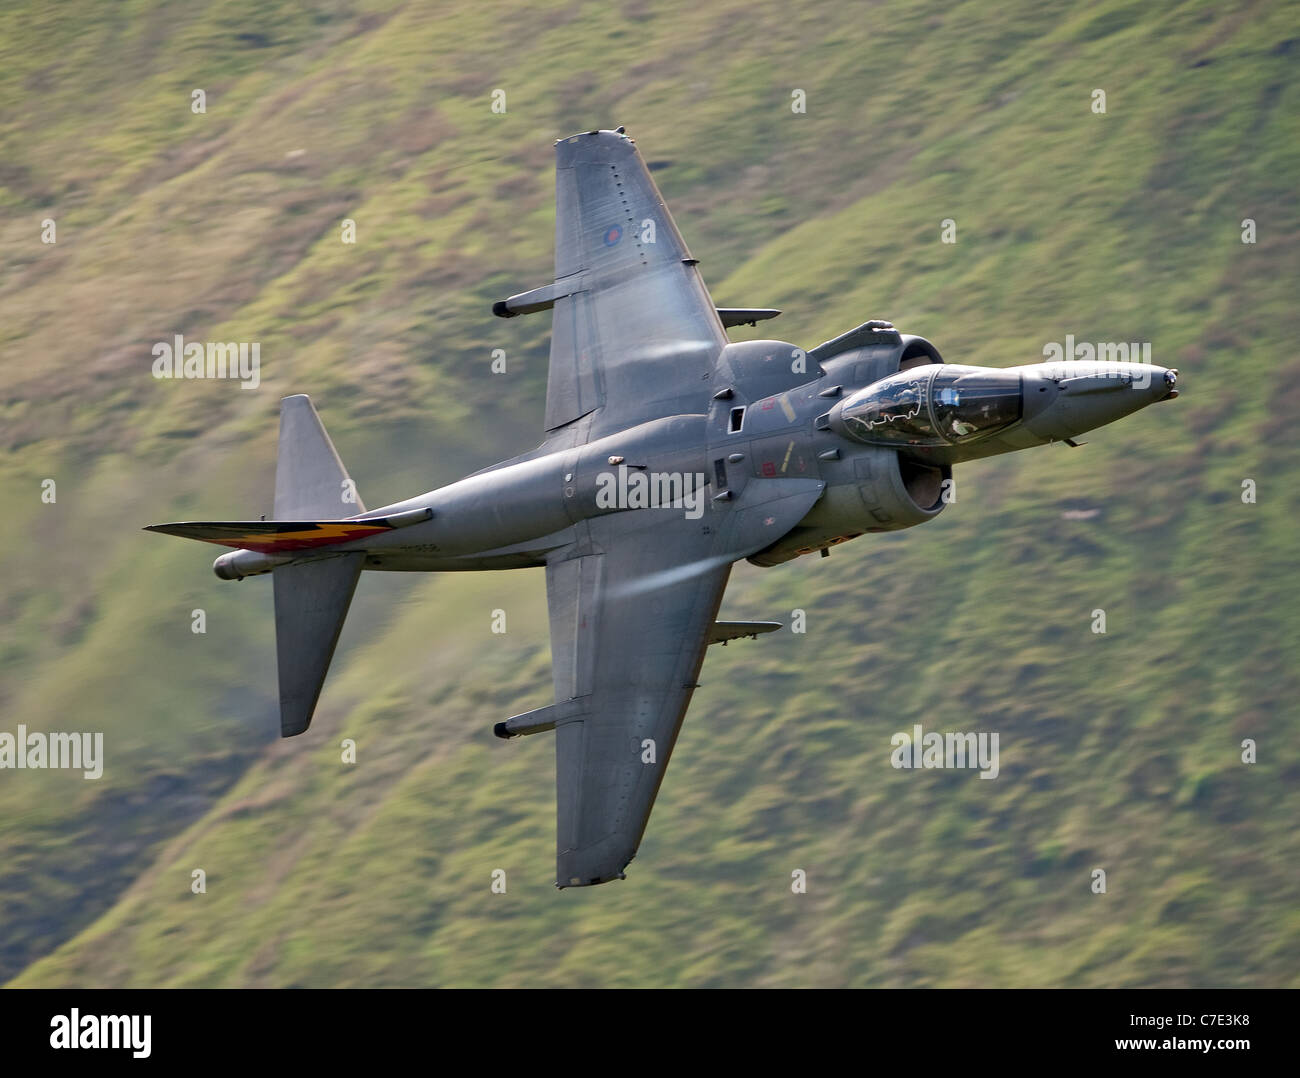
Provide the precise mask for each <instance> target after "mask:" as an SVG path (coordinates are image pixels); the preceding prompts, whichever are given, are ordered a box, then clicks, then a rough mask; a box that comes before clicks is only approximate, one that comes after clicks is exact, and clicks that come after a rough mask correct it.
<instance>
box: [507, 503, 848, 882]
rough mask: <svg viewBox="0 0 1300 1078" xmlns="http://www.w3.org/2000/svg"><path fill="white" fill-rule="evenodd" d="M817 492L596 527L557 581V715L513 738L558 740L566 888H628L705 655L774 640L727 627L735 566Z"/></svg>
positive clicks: (560, 560) (659, 512) (552, 571)
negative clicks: (728, 644) (619, 883)
mask: <svg viewBox="0 0 1300 1078" xmlns="http://www.w3.org/2000/svg"><path fill="white" fill-rule="evenodd" d="M823 488H824V484H823V483H821V482H820V481H819V480H811V479H753V480H750V482H749V483H748V485H747V486H746V488H745V491H744V493H743V494H742V495H741V497H740V498H739V499H737V500H736V501H734V502H733V501H723V502H715V503H714V504H713V507H712V508H711V510H710V511H708V512H706V513H705V514H704V516H703V517H702V518H701V519H699V520H688V519H685V518H684V517H683V516H682V513H681V511H680V510H679V509H639V510H633V511H630V512H625V513H614V514H610V515H608V516H601V517H597V518H595V519H593V520H589V521H587V522H585V524H584V525H583V526H582V531H581V535H580V539H579V541H578V542H577V543H575V544H573V545H572V546H570V547H567V548H565V549H563V550H561V551H557V552H556V555H555V558H554V560H553V561H551V562H550V563H549V564H548V566H547V569H546V597H547V606H548V609H549V613H550V622H551V664H552V671H553V674H554V681H555V701H556V702H555V704H554V705H551V706H549V707H547V708H543V709H541V710H540V711H538V712H532V713H529V714H527V715H524V716H520V717H519V718H518V719H512V720H510V722H508V723H506V724H504V726H505V729H504V730H502V731H501V733H502V734H503V735H505V736H513V734H514V733H528V732H534V731H538V730H542V729H551V728H552V725H553V728H554V730H555V736H556V746H555V763H556V775H555V778H556V801H557V824H558V834H557V844H556V850H557V863H556V881H557V883H558V884H559V886H561V887H570V886H583V885H586V884H592V883H602V882H604V881H606V880H609V879H616V878H620V877H621V876H622V874H623V868H624V867H625V866H626V865H627V863H628V862H629V861H630V860H631V859H632V857H633V855H634V854H635V853H636V849H637V846H638V845H639V843H640V841H641V835H642V833H643V832H644V831H645V826H646V821H647V820H648V818H649V816H650V810H651V809H652V808H653V806H654V802H655V797H656V795H657V794H658V792H659V786H660V783H661V782H662V781H663V777H664V772H665V770H666V769H667V767H668V760H669V757H670V756H671V754H672V751H673V746H674V744H675V743H676V740H677V733H678V731H679V729H680V728H681V724H682V719H683V716H684V715H685V714H686V708H687V705H688V704H689V703H690V700H691V695H692V693H693V692H694V690H695V686H696V680H697V678H698V675H699V671H700V666H701V664H702V662H703V659H704V652H705V650H706V649H707V648H708V646H709V644H710V642H711V641H713V640H721V639H727V638H730V637H732V636H739V635H753V633H754V632H761V631H763V630H764V629H765V628H770V627H771V626H768V625H764V623H761V622H759V623H736V624H735V625H733V626H731V627H730V628H728V627H725V626H724V627H723V628H722V629H721V630H720V629H719V628H718V626H717V623H716V622H715V618H716V615H717V611H718V606H719V604H720V603H721V601H722V595H723V591H724V590H725V589H726V585H727V578H728V576H729V574H730V572H731V565H732V563H733V562H734V561H735V560H736V559H737V558H740V557H745V556H747V555H748V554H750V553H752V552H753V551H755V550H759V549H762V548H763V547H765V546H766V545H768V543H769V542H771V541H772V540H773V539H774V538H775V537H777V536H780V535H783V534H785V532H787V531H788V530H789V529H790V528H791V527H793V526H794V524H795V523H796V522H797V521H798V520H800V519H801V518H802V517H803V516H804V514H805V513H807V512H808V510H809V509H810V508H811V507H812V505H813V503H814V502H815V501H816V500H817V499H818V498H819V497H820V496H821V492H822V490H823Z"/></svg>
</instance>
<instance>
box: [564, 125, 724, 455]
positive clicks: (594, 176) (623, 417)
mask: <svg viewBox="0 0 1300 1078" xmlns="http://www.w3.org/2000/svg"><path fill="white" fill-rule="evenodd" d="M547 291H548V294H550V295H554V296H557V297H558V298H556V299H555V300H554V307H553V312H552V323H551V327H552V329H551V361H550V372H549V376H548V381H547V390H546V429H547V430H552V431H553V430H555V429H557V428H559V427H562V426H564V425H565V424H567V423H571V422H572V421H573V420H575V419H577V418H579V417H580V416H583V415H586V414H588V413H590V412H593V411H597V410H598V415H597V416H596V418H595V422H594V424H593V429H592V432H591V436H592V437H597V436H599V435H600V434H601V433H604V432H607V431H610V430H614V429H620V428H624V427H628V426H632V425H633V424H635V423H637V422H640V421H641V420H643V419H651V418H657V417H659V416H663V415H674V414H678V413H689V412H699V411H702V410H703V406H704V404H705V403H707V394H708V386H709V379H710V378H711V376H712V368H713V362H714V360H715V358H716V356H717V354H718V352H719V351H720V350H721V349H722V347H723V346H724V345H725V344H726V343H727V338H726V334H725V332H724V330H723V327H722V322H721V320H720V319H719V317H718V313H717V311H716V310H715V308H714V306H713V301H712V300H711V299H710V298H709V293H708V291H707V289H706V288H705V287H704V282H703V281H702V280H701V279H700V275H699V272H698V270H697V269H696V266H695V260H694V259H693V258H691V254H690V252H689V251H688V250H687V249H686V244H685V242H684V241H683V240H682V237H681V234H680V233H679V232H678V231H677V226H676V224H674V223H673V219H672V217H671V215H670V214H669V212H668V207H667V206H666V205H665V204H664V200H663V197H662V196H661V195H660V194H659V189H658V188H657V187H656V186H655V182H654V180H653V178H652V177H651V175H650V171H649V169H647V168H646V165H645V162H644V161H643V160H642V159H641V155H640V153H638V152H637V149H636V146H635V145H634V144H633V142H632V140H631V139H629V138H628V137H627V136H626V135H624V134H622V133H621V132H617V131H592V132H588V133H586V134H582V135H573V136H572V137H570V138H567V139H562V140H561V141H560V142H558V143H557V144H556V173H555V283H554V285H552V286H549V288H548V289H547Z"/></svg>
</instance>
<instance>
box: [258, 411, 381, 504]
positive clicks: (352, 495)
mask: <svg viewBox="0 0 1300 1078" xmlns="http://www.w3.org/2000/svg"><path fill="white" fill-rule="evenodd" d="M365 511H366V507H365V506H364V505H362V504H361V496H360V495H359V494H357V488H356V485H355V484H354V483H353V482H352V480H351V478H349V476H348V472H347V469H346V468H344V467H343V462H342V461H341V460H339V455H338V453H337V452H336V451H335V449H334V443H333V442H331V441H330V436H329V435H328V434H326V433H325V427H324V425H323V424H322V423H321V421H320V416H318V415H317V414H316V408H315V407H314V406H313V405H312V403H311V398H310V397H308V396H307V395H306V394H304V393H299V394H297V395H296V396H293V397H285V398H284V399H283V400H281V401H280V455H279V459H278V460H277V461H276V464H275V519H276V520H338V519H339V518H341V517H351V516H356V515H357V514H358V513H364V512H365Z"/></svg>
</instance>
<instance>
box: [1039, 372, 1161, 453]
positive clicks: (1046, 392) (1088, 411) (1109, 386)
mask: <svg viewBox="0 0 1300 1078" xmlns="http://www.w3.org/2000/svg"><path fill="white" fill-rule="evenodd" d="M1023 370H1024V390H1025V426H1026V428H1028V429H1029V430H1030V431H1032V432H1033V433H1034V434H1035V435H1037V436H1039V437H1041V438H1044V439H1048V440H1051V441H1059V440H1063V439H1065V438H1074V437H1076V436H1078V435H1080V434H1084V433H1086V432H1087V431H1090V430H1095V429H1096V428H1097V427H1104V426H1105V425H1106V424H1107V423H1113V422H1115V420H1117V419H1122V418H1123V417H1124V416H1126V415H1131V414H1132V413H1134V412H1136V411H1138V410H1139V409H1141V408H1145V407H1146V406H1147V405H1148V404H1154V403H1155V402H1156V401H1160V400H1168V399H1170V398H1171V397H1176V396H1177V395H1178V390H1177V388H1176V387H1177V385H1178V372H1177V371H1176V370H1170V369H1167V368H1165V367H1157V366H1153V365H1151V364H1146V363H1082V362H1073V361H1072V362H1068V363H1054V364H1046V363H1045V364H1038V365H1037V366H1035V367H1030V368H1023Z"/></svg>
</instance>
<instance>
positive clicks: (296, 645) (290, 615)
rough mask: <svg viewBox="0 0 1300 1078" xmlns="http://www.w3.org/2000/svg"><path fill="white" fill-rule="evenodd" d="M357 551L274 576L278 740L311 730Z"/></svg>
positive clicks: (357, 567) (356, 570)
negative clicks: (278, 709) (278, 675)
mask: <svg viewBox="0 0 1300 1078" xmlns="http://www.w3.org/2000/svg"><path fill="white" fill-rule="evenodd" d="M363 557H364V555H363V554H362V553H361V552H360V551H358V552H356V553H353V554H344V555H342V556H340V557H337V558H327V559H326V560H324V561H312V562H305V563H303V564H301V565H285V566H281V567H280V568H278V569H276V570H275V573H274V574H273V575H272V580H273V581H274V582H275V652H276V659H277V662H278V665H279V669H280V736H281V737H293V736H294V735H295V734H301V733H302V732H303V731H304V730H306V729H307V727H309V726H310V725H311V717H312V713H313V712H314V711H315V710H316V701H317V699H319V697H320V690H321V686H322V685H323V684H324V683H325V674H326V673H327V672H328V670H329V668H330V660H331V659H332V658H334V648H335V645H337V644H338V642H339V632H340V631H341V630H342V628H343V619H344V618H346V617H347V615H348V607H349V606H350V605H351V603H352V593H353V592H354V591H355V590H356V587H357V577H359V576H360V575H361V560H362V558H363Z"/></svg>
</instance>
